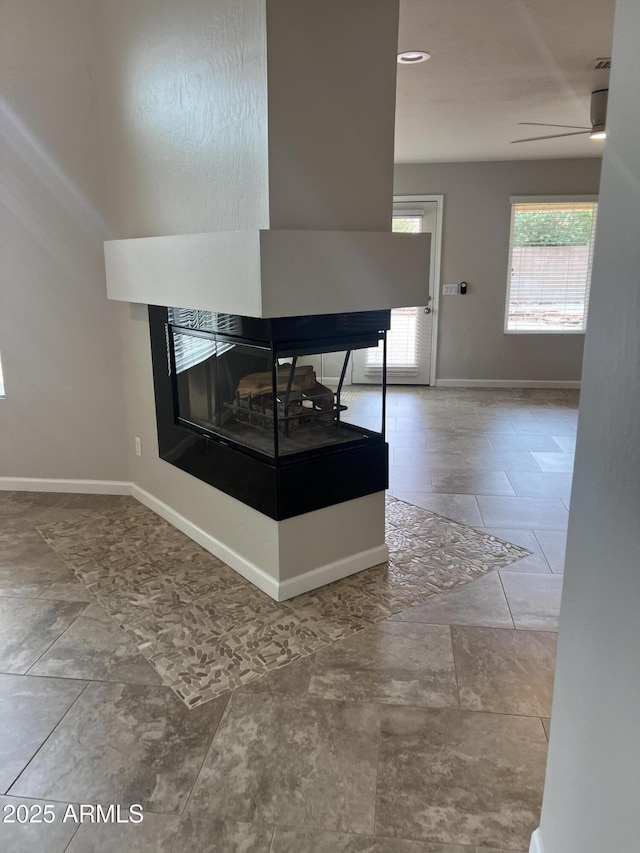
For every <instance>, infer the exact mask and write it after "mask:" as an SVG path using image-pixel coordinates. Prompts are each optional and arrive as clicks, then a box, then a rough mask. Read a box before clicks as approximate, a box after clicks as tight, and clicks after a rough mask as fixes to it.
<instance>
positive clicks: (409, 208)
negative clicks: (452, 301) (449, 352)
mask: <svg viewBox="0 0 640 853" xmlns="http://www.w3.org/2000/svg"><path fill="white" fill-rule="evenodd" d="M438 204H439V202H438V201H420V202H417V201H413V200H412V201H407V202H397V203H396V204H394V206H393V231H403V232H405V233H407V232H408V233H411V234H416V233H419V232H421V231H422V232H425V231H426V232H427V233H429V234H431V261H430V275H429V279H430V281H431V282H432V284H431V293H434V292H435V290H434V288H435V286H436V285H437V276H436V272H437V270H436V259H437V257H438V255H439V252H438V251H437V248H438V247H437V241H438V239H439V228H438ZM433 308H434V306H433V301H432V298H431V295H430V293H429V286H428V283H427V282H425V292H424V304H423V305H418V306H416V307H414V308H393V309H392V311H391V329H390V330H389V332H388V333H387V382H388V383H390V384H398V385H429V384H430V376H431V349H432V346H431V345H432V335H433ZM381 374H382V345H380V346H379V347H374V348H372V349H367V350H356V351H355V352H354V353H353V375H352V381H353V382H355V383H367V384H371V383H376V384H377V383H379V382H380V381H381Z"/></svg>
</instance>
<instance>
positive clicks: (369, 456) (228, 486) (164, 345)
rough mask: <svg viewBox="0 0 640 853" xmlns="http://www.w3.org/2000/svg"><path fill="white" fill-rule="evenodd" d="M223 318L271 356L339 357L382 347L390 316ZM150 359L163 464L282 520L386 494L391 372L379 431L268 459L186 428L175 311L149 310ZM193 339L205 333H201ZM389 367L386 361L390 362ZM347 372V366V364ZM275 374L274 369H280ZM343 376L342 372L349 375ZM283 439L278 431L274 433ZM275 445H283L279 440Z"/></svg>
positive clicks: (236, 336)
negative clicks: (178, 372)
mask: <svg viewBox="0 0 640 853" xmlns="http://www.w3.org/2000/svg"><path fill="white" fill-rule="evenodd" d="M213 316H215V317H219V318H220V322H221V327H222V328H224V329H225V330H227V329H228V328H229V327H230V326H231V327H232V328H233V334H232V335H231V334H228V333H227V332H226V331H225V332H224V335H225V339H227V340H229V341H231V342H234V341H235V342H236V343H244V344H250V345H253V346H260V347H264V348H269V349H270V350H271V363H272V365H275V363H276V361H275V358H274V357H273V356H274V355H275V354H277V357H279V358H280V357H288V356H291V355H293V354H295V353H301V352H302V353H304V352H305V351H306V352H307V353H309V354H315V353H319V352H330V351H333V352H340V351H343V350H354V349H360V348H363V347H368V346H375V345H376V344H377V342H378V341H379V340H383V341H384V346H385V350H386V332H387V331H388V329H389V327H390V311H367V312H357V313H354V314H325V315H315V316H310V317H282V318H274V319H260V318H253V317H240V316H235V315H234V316H231V315H213ZM149 328H150V335H151V356H152V364H153V379H154V390H155V402H156V419H157V429H158V450H159V455H160V458H161V459H163V460H164V461H165V462H168V463H169V464H171V465H174V466H176V467H177V468H180V469H181V470H183V471H185V472H186V473H188V474H191V475H192V476H194V477H196V478H197V479H199V480H202V481H203V482H205V483H208V484H209V485H211V486H214V487H215V488H217V489H219V490H221V491H222V492H225V493H226V494H228V495H230V496H231V497H233V498H236V499H237V500H240V501H242V503H244V504H247V505H248V506H250V507H252V508H253V509H256V510H258V511H259V512H261V513H263V514H264V515H267V516H269V517H270V518H273V519H275V520H277V521H281V520H284V519H287V518H293V517H295V516H298V515H302V514H304V513H307V512H312V511H314V510H319V509H323V508H324V507H328V506H333V505H335V504H339V503H342V502H344V501H349V500H353V499H355V498H359V497H364V496H366V495H369V494H375V493H377V492H380V491H383V490H385V489H386V488H387V486H388V445H387V443H386V441H385V433H384V422H385V404H386V375H385V374H386V371H385V370H383V371H382V423H381V431H380V432H374V431H370V430H364V429H363V428H358V430H359V431H360V432H362V433H366V435H363V437H362V439H361V440H356V441H354V442H349V443H348V444H346V445H331V446H329V447H322V448H316V449H308V450H304V451H302V452H299V453H292V454H289V455H285V456H280V455H278V453H277V451H276V455H275V457H269V456H267V455H265V454H263V453H261V452H259V451H257V450H254V449H253V448H250V447H246V446H244V445H238V444H236V443H235V442H234V441H233V440H231V439H229V438H227V437H224V436H221V435H219V434H217V433H215V432H212V431H211V430H207V429H205V428H203V427H201V426H198V425H197V424H193V423H185V422H184V420H183V419H181V418H180V415H179V411H178V405H177V386H176V373H175V364H173V361H172V360H173V355H172V354H173V348H172V346H171V334H172V330H171V328H170V322H169V309H168V308H167V307H164V306H156V305H150V306H149ZM190 333H192V334H196V335H199V334H201V333H200V332H199V331H198V329H197V328H192V329H190ZM385 361H386V359H385ZM345 366H346V361H345ZM274 370H275V366H274ZM343 374H344V371H343ZM276 434H277V430H276ZM276 441H277V439H276Z"/></svg>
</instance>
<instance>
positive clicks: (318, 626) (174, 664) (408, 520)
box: [39, 497, 530, 707]
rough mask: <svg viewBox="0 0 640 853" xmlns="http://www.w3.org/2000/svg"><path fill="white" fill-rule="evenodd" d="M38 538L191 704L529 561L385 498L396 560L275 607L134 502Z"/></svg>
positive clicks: (518, 551)
mask: <svg viewBox="0 0 640 853" xmlns="http://www.w3.org/2000/svg"><path fill="white" fill-rule="evenodd" d="M39 531H40V533H41V535H42V536H43V537H44V539H45V541H46V542H47V543H48V544H49V545H50V546H51V547H52V548H53V549H54V550H55V551H56V552H57V554H58V555H59V556H60V557H61V558H62V559H63V560H64V561H65V562H66V564H67V565H69V566H70V567H71V568H72V569H73V570H74V572H75V573H76V575H77V576H78V578H79V579H80V580H81V581H82V582H83V583H84V584H85V586H86V588H87V589H88V590H89V591H90V592H91V593H93V594H94V595H95V596H96V597H97V599H98V601H99V602H100V603H101V604H102V605H103V607H104V608H105V609H106V611H107V612H108V613H109V614H110V615H111V616H112V617H113V618H115V619H116V620H117V621H118V623H119V624H120V625H121V626H122V628H124V630H125V631H126V633H127V635H128V636H129V637H130V638H131V639H132V640H133V641H134V642H135V644H136V645H137V647H138V649H139V650H140V651H141V652H142V654H143V655H144V656H145V657H146V658H147V660H148V661H149V662H150V663H151V664H152V665H153V666H154V667H155V669H156V671H157V672H158V674H159V675H160V677H161V678H162V680H163V683H164V684H165V685H167V686H169V687H171V688H172V689H173V690H174V691H175V692H176V694H177V695H178V696H179V697H180V698H181V699H182V700H183V702H185V704H186V705H187V706H188V707H195V706H197V705H200V704H201V703H202V702H205V701H208V700H210V699H213V698H215V697H216V696H220V695H221V694H223V693H225V692H226V691H227V690H230V689H234V688H237V687H240V686H243V685H246V684H248V683H250V682H251V681H254V680H255V679H258V678H260V677H261V676H264V675H265V674H267V673H269V672H272V671H274V670H277V669H280V668H281V667H284V666H287V665H288V664H290V663H293V662H294V661H298V660H300V659H302V658H304V657H306V656H307V655H311V654H313V653H314V652H317V651H319V650H320V649H322V648H325V647H326V646H327V645H329V644H330V643H332V642H335V641H336V640H341V639H343V638H345V637H348V636H351V635H353V634H355V633H356V632H357V631H360V630H362V629H363V628H366V627H367V626H369V625H373V624H375V623H377V622H379V621H381V620H382V619H385V618H388V617H389V616H391V615H393V614H395V613H400V612H402V611H403V610H406V609H407V608H409V607H411V606H413V605H415V604H419V603H421V602H423V601H425V600H426V599H428V598H430V597H431V596H432V595H435V594H437V593H440V592H443V591H445V590H447V589H452V588H454V587H457V586H460V585H462V584H465V583H467V582H468V581H471V580H473V579H474V578H476V577H480V576H482V575H483V574H486V573H487V572H489V571H493V570H495V569H500V568H505V567H506V566H508V565H510V564H511V563H513V562H514V561H516V560H519V559H521V558H522V557H525V556H527V555H528V554H530V552H529V551H527V550H526V549H525V548H522V547H520V546H518V545H513V544H510V543H508V542H504V541H503V540H501V539H498V538H497V537H495V536H492V535H489V534H486V533H481V532H479V531H477V530H473V529H472V528H469V527H466V526H464V525H462V524H459V523H457V522H455V521H450V520H449V519H445V518H442V517H440V516H438V515H436V514H435V513H433V512H430V511H428V510H424V509H421V508H420V507H416V506H412V505H410V504H407V503H404V502H403V501H400V500H397V499H395V498H391V497H389V498H388V499H387V542H388V545H389V551H390V559H389V562H388V563H385V564H383V565H380V566H376V567H374V568H371V569H367V570H366V571H363V572H359V573H358V574H356V575H352V576H351V577H348V578H344V579H343V580H341V581H337V582H336V583H333V584H330V585H329V586H326V587H323V588H321V589H319V590H315V591H313V592H310V593H306V594H304V595H300V596H298V597H297V598H295V599H292V600H290V601H287V602H284V603H281V604H278V603H276V602H274V601H273V600H272V599H271V598H269V596H267V595H265V594H264V593H263V592H261V591H260V590H258V589H256V588H255V587H254V586H253V585H252V584H251V583H249V582H248V581H246V580H244V579H243V578H242V577H240V576H239V575H238V574H236V573H235V572H234V571H232V570H231V569H230V568H229V567H228V566H225V565H224V563H222V562H221V561H220V560H218V559H216V558H215V557H214V556H212V555H211V554H209V553H208V552H206V551H204V550H203V549H202V548H200V546H198V545H196V544H195V543H194V542H192V541H191V540H190V539H188V538H187V537H186V536H185V535H184V534H182V533H180V532H179V531H178V530H176V529H175V528H174V527H172V526H171V525H170V524H168V523H167V522H165V521H163V520H162V519H160V518H159V517H158V516H157V515H155V514H154V513H153V512H151V511H150V510H147V509H146V508H144V507H142V506H140V505H138V504H135V502H133V501H126V500H122V499H120V501H119V502H118V503H117V504H115V506H114V508H109V504H108V503H107V504H105V505H101V506H100V507H99V509H97V511H95V512H93V513H90V514H89V513H83V514H77V515H75V516H74V515H73V514H71V517H70V518H69V519H68V520H64V519H61V520H59V521H55V522H53V523H51V524H46V525H42V526H40V527H39ZM43 605H44V602H43ZM68 606H73V605H68Z"/></svg>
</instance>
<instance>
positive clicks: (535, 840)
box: [529, 828, 544, 853]
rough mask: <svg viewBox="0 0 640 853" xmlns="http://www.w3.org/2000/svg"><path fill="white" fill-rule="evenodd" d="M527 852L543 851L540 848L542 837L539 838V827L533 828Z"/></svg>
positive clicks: (541, 852) (540, 852)
mask: <svg viewBox="0 0 640 853" xmlns="http://www.w3.org/2000/svg"><path fill="white" fill-rule="evenodd" d="M529 853H544V850H543V849H542V839H541V838H540V828H538V829H534V830H533V835H532V836H531V844H530V845H529Z"/></svg>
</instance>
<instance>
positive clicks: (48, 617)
mask: <svg viewBox="0 0 640 853" xmlns="http://www.w3.org/2000/svg"><path fill="white" fill-rule="evenodd" d="M85 606H86V605H85V604H84V602H81V601H51V600H45V599H41V598H0V672H15V673H24V672H27V670H28V669H29V667H30V666H32V665H33V664H34V663H35V662H36V661H37V660H38V658H39V657H40V655H41V654H42V653H43V652H44V651H46V650H47V649H48V648H49V646H50V645H51V644H52V643H53V642H54V641H55V640H57V639H58V637H59V636H60V635H61V634H62V633H63V631H65V630H66V629H67V628H68V627H69V625H70V624H71V623H72V622H73V621H74V619H75V618H76V617H77V616H78V614H79V613H81V612H82V611H83V610H84V608H85Z"/></svg>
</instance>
